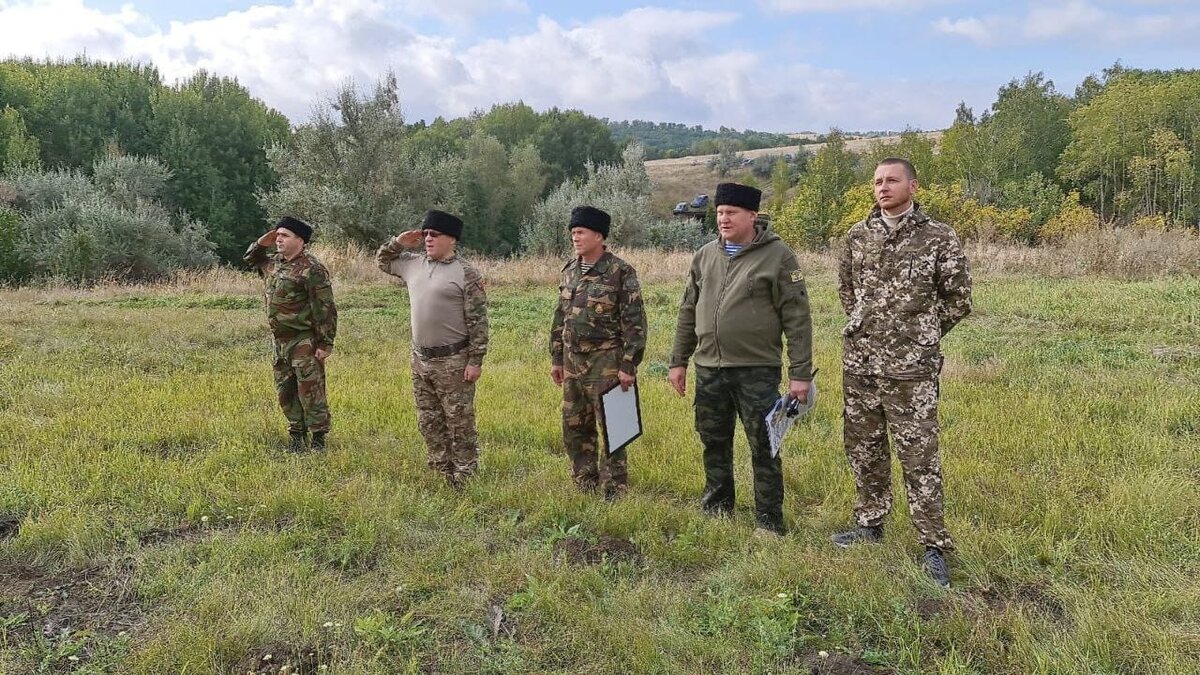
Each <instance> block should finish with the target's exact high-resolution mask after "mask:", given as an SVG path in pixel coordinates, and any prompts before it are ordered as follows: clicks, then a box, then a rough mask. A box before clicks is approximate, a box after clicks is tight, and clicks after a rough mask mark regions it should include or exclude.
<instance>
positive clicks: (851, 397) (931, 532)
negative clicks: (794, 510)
mask: <svg viewBox="0 0 1200 675" xmlns="http://www.w3.org/2000/svg"><path fill="white" fill-rule="evenodd" d="M874 186H875V200H876V208H875V209H874V211H873V212H872V213H871V215H870V216H869V217H868V218H867V219H866V220H864V221H862V222H860V223H858V224H856V225H854V227H852V228H850V232H849V233H848V234H847V236H846V248H845V250H844V251H843V253H842V256H841V261H840V265H839V270H838V281H839V283H838V295H839V296H840V297H841V301H842V308H843V309H844V310H845V311H846V314H847V316H849V321H848V322H847V324H846V327H845V329H844V330H843V331H842V332H843V335H844V338H843V343H844V347H843V356H842V369H843V376H842V377H843V388H844V394H845V404H846V408H845V429H844V437H843V441H844V445H845V448H846V456H847V457H848V458H849V460H850V468H851V469H852V470H853V471H854V482H855V486H856V488H857V492H858V496H857V500H856V501H855V505H854V517H855V520H856V521H857V527H854V528H852V529H850V530H848V531H846V532H840V533H838V534H835V535H834V536H833V542H834V543H835V544H837V545H838V546H842V547H848V546H851V545H853V544H856V543H859V542H864V541H868V542H875V541H880V540H882V538H883V521H884V519H885V518H886V517H887V515H888V513H889V512H890V511H891V508H892V492H891V458H890V456H889V452H888V431H890V432H891V437H892V441H893V442H894V443H895V445H896V455H897V456H898V457H899V458H900V464H901V466H902V467H903V469H904V485H905V492H906V495H907V497H908V507H909V511H910V512H911V514H912V522H913V525H914V526H915V527H916V529H917V532H918V536H919V538H920V542H921V544H923V545H924V546H925V547H926V550H925V562H924V566H925V569H926V571H927V572H928V573H929V575H930V576H931V577H933V578H934V580H935V581H937V582H938V583H939V584H941V585H942V586H943V587H948V586H949V585H950V574H949V568H948V566H947V564H946V559H945V553H946V552H947V551H950V550H952V549H953V547H954V543H953V541H951V539H950V533H949V532H948V531H947V530H946V523H945V519H944V517H943V513H942V468H941V459H940V457H939V453H938V431H939V428H938V417H937V401H938V374H939V373H940V372H941V368H942V356H941V349H940V343H941V340H942V338H943V337H945V335H946V333H947V332H949V331H950V329H951V328H953V327H954V325H955V324H957V323H958V322H959V321H961V320H962V319H963V317H965V316H967V314H969V313H970V312H971V276H970V272H969V270H968V268H967V259H966V256H965V255H964V254H963V250H962V245H961V244H960V243H959V241H958V236H957V235H956V234H955V232H954V230H953V229H952V228H951V227H950V226H949V225H946V224H944V223H939V222H936V221H933V220H930V219H929V216H928V215H926V214H925V212H924V211H923V210H922V209H921V207H920V205H919V204H917V203H915V202H914V201H913V194H914V193H915V191H916V189H917V174H916V171H915V170H914V169H913V166H912V164H910V163H909V162H908V161H907V160H904V159H898V158H888V159H885V160H883V161H882V162H880V164H879V166H878V167H877V168H876V169H875V180H874Z"/></svg>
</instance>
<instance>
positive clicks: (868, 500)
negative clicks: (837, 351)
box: [842, 372, 954, 551]
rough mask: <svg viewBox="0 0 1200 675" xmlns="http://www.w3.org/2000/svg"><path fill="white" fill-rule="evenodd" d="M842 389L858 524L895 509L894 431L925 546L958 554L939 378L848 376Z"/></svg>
mask: <svg viewBox="0 0 1200 675" xmlns="http://www.w3.org/2000/svg"><path fill="white" fill-rule="evenodd" d="M842 386H843V393H844V395H845V400H846V408H845V412H844V413H843V416H844V421H845V425H844V431H843V442H844V445H845V448H846V456H847V458H849V460H850V468H851V470H853V472H854V485H855V488H856V489H857V492H858V497H857V499H856V501H855V504H854V517H855V520H857V521H858V524H859V525H862V526H874V525H880V524H882V523H883V521H884V519H885V518H886V517H887V515H888V513H890V512H891V510H892V473H891V468H892V464H891V461H892V460H891V456H890V453H889V449H888V432H889V431H890V432H891V438H892V442H893V443H895V445H896V456H897V457H898V458H899V459H900V466H901V467H903V470H904V490H905V493H906V495H907V497H908V510H909V513H911V514H912V523H913V526H914V527H916V528H917V532H918V535H919V538H920V541H921V544H923V545H925V546H936V547H938V548H940V549H942V550H946V551H948V550H951V549H953V548H954V543H953V542H952V541H951V539H950V533H949V532H948V531H947V530H946V522H945V517H944V515H943V511H942V500H943V498H942V463H941V458H940V456H939V453H938V432H939V427H938V416H937V404H938V379H937V376H936V375H935V376H933V377H930V378H925V379H919V380H895V379H891V378H887V377H867V376H862V375H855V374H852V373H848V372H846V373H843V385H842Z"/></svg>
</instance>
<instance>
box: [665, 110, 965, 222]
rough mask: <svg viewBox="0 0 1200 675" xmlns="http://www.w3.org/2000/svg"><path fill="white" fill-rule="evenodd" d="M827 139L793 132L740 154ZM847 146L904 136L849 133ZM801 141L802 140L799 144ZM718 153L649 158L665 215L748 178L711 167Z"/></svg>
mask: <svg viewBox="0 0 1200 675" xmlns="http://www.w3.org/2000/svg"><path fill="white" fill-rule="evenodd" d="M923 135H924V136H928V137H929V138H932V139H934V141H937V140H939V139H941V137H942V132H941V131H927V132H924V133H923ZM822 139H824V136H823V135H817V134H791V138H790V142H789V143H788V144H787V145H783V146H780V147H770V148H758V149H754V150H744V151H742V152H741V153H740V154H741V156H742V157H745V158H747V159H754V158H756V157H763V156H768V155H779V156H782V155H785V154H795V153H797V152H800V151H801V149H803V150H804V151H805V152H810V153H814V152H817V151H818V150H820V149H821V148H822V147H824V143H821V142H818V141H819V140H822ZM846 139H847V140H846V148H847V149H849V150H851V151H853V152H862V151H863V150H866V149H867V148H869V147H870V146H871V144H872V143H885V144H886V143H895V142H898V141H899V140H900V136H899V135H898V134H897V135H892V136H885V135H878V134H846ZM797 143H799V144H797ZM715 156H716V153H710V154H706V155H695V156H690V157H673V158H666V159H656V160H652V161H647V162H646V172H647V173H648V174H650V180H652V181H654V194H653V196H652V197H651V204H653V206H654V209H655V211H657V212H658V213H661V214H662V215H664V216H665V215H667V214H670V212H671V207H672V206H673V205H674V204H675V203H677V202H681V201H684V200H689V199H691V198H692V197H694V196H696V195H697V194H701V193H708V194H712V191H713V190H714V189H716V185H717V183H718V182H720V181H721V180H733V181H737V180H739V179H740V178H744V176H745V175H746V174H748V173H749V172H750V170H749V168H746V169H743V170H741V171H734V172H733V173H731V174H729V175H728V176H726V177H725V178H723V179H721V178H718V177H717V174H716V173H714V172H713V171H712V169H710V168H709V167H708V162H709V160H711V159H712V158H713V157H715ZM756 182H757V183H758V184H760V185H762V187H763V188H764V189H765V190H766V192H767V193H768V197H769V196H770V195H769V192H770V188H769V186H767V185H764V184H763V183H764V182H765V181H762V180H761V179H759V180H757V181H756Z"/></svg>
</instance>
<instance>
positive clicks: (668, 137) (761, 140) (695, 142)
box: [605, 120, 818, 159]
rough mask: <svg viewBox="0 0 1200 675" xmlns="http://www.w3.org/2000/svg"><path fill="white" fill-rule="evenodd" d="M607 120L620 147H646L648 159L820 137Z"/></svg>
mask: <svg viewBox="0 0 1200 675" xmlns="http://www.w3.org/2000/svg"><path fill="white" fill-rule="evenodd" d="M605 121H606V122H608V129H609V131H610V132H612V137H613V140H614V141H616V142H617V143H618V144H621V143H624V142H625V141H626V140H629V139H632V140H636V141H638V142H639V143H641V144H642V145H643V146H645V148H646V158H647V159H663V158H668V157H687V156H690V155H712V154H716V153H717V152H718V151H719V149H720V147H719V145H718V144H719V143H721V142H722V141H727V142H729V143H732V144H733V149H734V150H736V151H742V150H757V149H760V148H774V147H778V146H781V145H795V144H796V143H797V142H800V143H804V142H815V141H816V139H817V138H818V135H817V134H808V133H805V134H800V135H799V136H800V137H801V139H798V138H797V134H774V133H769V132H766V131H752V130H750V129H746V130H744V131H738V130H736V129H730V128H728V127H721V128H720V129H717V130H716V131H713V130H710V129H705V128H704V127H702V126H700V125H687V124H680V123H676V122H663V123H658V122H646V121H643V120H633V121H632V122H629V121H622V122H614V121H611V120H605Z"/></svg>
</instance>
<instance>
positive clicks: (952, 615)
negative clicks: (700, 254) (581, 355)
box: [0, 249, 1200, 675]
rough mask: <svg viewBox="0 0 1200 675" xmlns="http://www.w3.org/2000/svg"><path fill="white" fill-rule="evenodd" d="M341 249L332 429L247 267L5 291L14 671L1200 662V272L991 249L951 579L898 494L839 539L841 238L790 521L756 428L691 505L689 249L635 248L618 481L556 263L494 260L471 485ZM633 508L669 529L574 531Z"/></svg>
mask: <svg viewBox="0 0 1200 675" xmlns="http://www.w3.org/2000/svg"><path fill="white" fill-rule="evenodd" d="M318 255H319V256H321V257H322V258H323V259H325V260H326V263H327V264H328V265H330V267H331V269H333V270H334V274H335V276H336V277H337V280H338V281H337V283H338V287H337V294H338V301H339V308H340V315H341V321H342V325H341V329H340V331H339V343H338V345H337V351H336V353H335V355H334V357H333V358H332V360H331V361H330V363H329V388H330V389H329V391H330V399H331V404H332V408H333V414H334V429H333V432H332V434H331V436H330V441H331V448H330V451H329V452H328V454H326V455H324V456H306V457H295V456H290V455H286V454H285V453H283V452H282V449H283V445H284V442H285V432H284V425H283V422H282V416H281V415H280V413H279V412H278V411H277V409H276V406H275V404H274V401H273V392H272V389H271V383H270V370H269V363H268V358H269V356H268V355H269V348H268V343H267V337H266V329H265V325H264V324H265V322H264V319H263V317H262V313H261V308H260V307H259V304H258V300H257V294H258V292H259V289H258V282H257V280H256V279H255V278H254V277H252V276H251V275H249V274H242V273H236V272H233V271H229V270H215V271H211V272H209V273H206V274H191V275H181V276H180V277H177V278H175V279H173V280H171V281H169V282H167V283H165V284H162V285H158V286H135V287H129V286H117V285H107V286H101V287H98V288H92V289H80V288H74V287H69V286H53V285H51V286H44V287H40V288H34V289H17V290H10V291H2V292H0V524H3V523H11V525H8V526H5V527H4V529H3V530H0V531H3V532H6V533H7V535H0V582H2V583H0V672H7V673H14V674H15V673H22V674H23V673H31V672H69V671H72V670H76V671H78V672H113V673H164V672H171V673H176V672H189V673H210V672H216V673H233V672H238V673H244V672H247V671H253V672H266V669H267V668H268V667H269V668H270V669H271V672H276V673H277V672H280V667H282V666H284V665H291V666H297V667H299V668H300V670H299V671H297V672H317V671H316V667H317V664H323V665H326V666H328V670H327V671H320V672H335V673H390V672H422V671H433V672H573V673H611V672H686V673H708V672H809V668H808V665H806V664H810V663H812V662H814V661H812V660H813V659H820V658H821V657H819V656H818V653H819V652H822V651H824V652H826V653H828V654H829V655H830V656H829V657H827V662H830V663H832V662H835V661H837V659H842V658H844V659H847V660H853V663H854V664H858V665H862V666H866V665H871V666H875V667H878V668H881V669H882V668H886V669H889V670H892V671H894V672H900V673H1001V674H1013V675H1016V674H1024V673H1179V674H1183V673H1195V672H1198V671H1200V457H1198V453H1197V452H1196V448H1197V447H1198V446H1200V402H1198V398H1197V396H1196V395H1195V392H1196V387H1197V385H1198V384H1200V353H1198V352H1197V351H1196V349H1195V346H1196V345H1197V344H1200V320H1198V318H1197V314H1196V308H1197V307H1198V306H1200V281H1198V280H1197V279H1195V278H1188V277H1173V278H1162V279H1155V280H1151V281H1122V280H1117V279H1110V278H1101V277H1086V278H1085V277H1080V278H1048V277H1028V276H1020V275H1015V274H1013V270H1014V269H1015V268H1014V267H1013V266H1011V265H1008V263H1005V265H1008V266H1004V265H1000V266H997V267H988V265H987V263H985V262H984V260H985V257H984V256H980V257H979V259H978V260H977V261H976V265H977V268H979V269H981V270H982V271H981V274H980V280H979V283H978V286H977V291H976V306H977V311H976V313H975V314H974V315H973V316H972V317H971V318H969V319H968V320H967V321H966V322H965V323H964V324H963V325H962V326H961V327H959V328H957V329H956V330H955V331H954V333H952V334H951V336H950V337H949V338H948V340H947V343H946V349H947V363H946V368H945V371H944V379H943V388H942V391H943V405H942V422H943V427H944V432H943V449H944V450H943V452H944V467H945V473H946V485H947V494H948V520H949V526H950V528H951V530H952V532H953V533H954V534H955V535H956V538H957V540H958V542H959V547H960V549H959V551H958V553H957V555H956V556H955V557H954V558H953V559H952V565H953V571H954V590H952V591H950V592H949V593H943V592H941V591H939V590H938V589H937V588H936V587H935V586H933V585H932V584H931V583H930V582H929V581H928V580H926V579H925V577H924V576H923V575H922V573H921V572H920V570H919V568H918V565H917V562H918V560H919V553H920V552H919V549H918V547H917V545H916V543H915V536H914V534H913V532H912V530H911V527H910V525H909V522H908V516H907V513H906V510H905V509H904V508H903V504H902V503H901V504H900V506H899V508H898V509H897V512H896V513H895V514H894V515H893V518H892V521H891V523H890V525H889V527H888V530H887V537H886V541H885V543H884V544H883V545H881V546H872V547H866V548H862V549H856V550H850V551H838V550H834V549H833V548H832V547H831V546H830V545H829V544H828V536H829V535H830V533H832V532H834V531H836V530H837V529H839V528H840V527H843V526H844V525H846V524H847V523H848V522H849V514H850V507H851V504H852V502H853V485H852V480H851V477H850V475H849V471H848V469H847V467H846V460H845V457H844V455H843V453H842V450H841V440H840V438H841V409H840V405H839V403H840V401H839V398H840V397H839V395H838V391H839V387H840V383H839V368H838V363H839V358H840V357H839V354H840V341H839V334H838V331H839V328H840V326H841V323H842V320H843V319H842V317H841V311H840V308H839V306H838V302H837V299H836V294H835V292H834V275H833V273H832V268H831V266H830V262H831V261H832V259H831V258H820V257H806V258H805V262H804V264H805V266H806V268H807V269H810V270H813V271H812V272H811V273H810V285H811V297H812V302H813V308H814V329H815V356H816V362H817V365H818V366H819V367H820V369H821V373H822V376H821V383H820V386H821V392H822V394H821V399H820V401H819V403H818V407H817V409H816V410H815V411H814V412H813V413H812V414H811V415H810V416H809V417H806V418H805V419H804V420H802V422H801V423H800V425H799V427H798V428H797V429H795V430H794V431H793V432H792V435H791V436H790V437H789V439H788V440H787V442H786V446H785V450H784V452H785V458H784V472H785V481H786V489H787V495H786V500H785V517H786V520H787V525H788V527H789V528H790V534H789V535H788V536H787V537H785V538H783V539H778V540H774V539H760V538H758V537H756V536H755V535H754V534H752V532H753V513H752V497H751V494H750V491H749V490H748V487H749V485H750V482H751V481H750V470H749V461H748V457H747V450H746V448H745V445H744V442H743V441H742V440H740V439H739V441H738V446H737V449H736V453H737V457H736V462H737V471H738V473H737V480H738V482H739V485H740V491H739V497H738V507H737V510H736V512H735V515H734V517H733V518H732V519H717V520H712V519H708V518H705V517H704V516H703V515H701V514H700V512H699V511H698V509H697V507H696V500H697V497H698V496H699V492H700V489H701V487H702V484H703V477H702V466H701V461H700V451H699V445H698V441H697V440H696V436H695V433H694V431H693V428H692V408H691V405H690V402H689V400H687V399H681V398H678V397H676V396H675V395H674V394H673V393H672V392H671V391H670V390H669V388H668V386H667V384H666V383H665V381H664V378H663V377H662V375H663V373H664V370H665V362H666V358H667V352H668V351H669V349H670V338H671V334H672V331H673V327H674V318H675V311H676V306H677V305H676V303H677V300H678V297H679V291H680V288H681V286H680V280H681V278H682V276H683V271H684V269H685V268H686V264H687V256H685V255H676V256H660V255H650V254H639V253H636V252H632V253H629V255H628V257H629V259H630V260H631V261H632V262H633V263H634V264H635V265H636V266H638V268H639V271H640V272H641V274H642V277H643V279H644V280H645V284H646V289H645V295H646V300H647V307H648V311H649V314H650V336H651V337H650V346H649V349H648V354H647V360H646V363H645V364H644V366H643V368H642V370H641V375H642V380H643V381H642V404H643V412H644V417H645V421H646V433H645V436H644V437H643V438H642V439H640V440H639V441H637V442H636V444H635V445H634V446H633V447H632V449H631V454H630V456H631V459H630V464H631V475H632V491H631V493H630V495H629V496H628V497H627V498H626V499H624V500H622V501H621V502H618V503H616V504H613V505H609V504H606V503H604V502H602V501H600V500H597V499H595V498H594V497H590V496H585V495H581V494H578V493H576V492H575V491H574V490H573V488H572V486H571V482H570V480H569V478H568V471H567V460H566V458H565V457H564V456H562V454H561V453H562V448H561V442H560V425H559V421H558V404H559V397H560V395H561V393H560V391H559V390H558V389H557V388H555V387H554V386H553V385H552V384H551V383H550V380H549V377H548V374H547V373H548V368H549V360H548V356H547V354H546V347H545V344H546V331H547V328H548V326H549V321H550V311H551V308H552V305H553V302H554V297H555V289H554V281H555V279H556V277H557V269H558V267H559V266H560V264H561V263H560V262H558V261H555V260H551V259H540V260H537V259H535V260H522V261H516V262H506V263H501V262H491V261H488V262H485V263H483V264H484V265H485V266H486V275H487V277H488V279H489V283H490V284H491V285H492V286H491V299H492V322H491V324H492V329H493V334H492V349H491V352H490V354H489V357H488V359H487V362H486V363H485V368H484V376H483V379H482V380H481V382H480V387H479V400H478V408H479V430H480V437H481V443H482V446H483V464H482V470H481V472H480V474H479V475H478V476H477V477H476V478H475V479H474V480H473V482H472V483H471V484H470V485H469V486H468V487H467V489H466V490H465V491H464V492H461V493H459V492H455V491H454V490H452V489H450V488H449V487H447V486H446V485H445V484H444V483H443V482H442V481H440V480H438V479H437V478H436V477H435V476H433V475H431V473H430V472H429V471H428V470H427V469H426V468H425V462H424V449H423V446H422V443H421V440H420V438H419V436H418V434H417V433H416V424H415V416H414V411H413V404H412V395H411V390H410V382H409V376H408V365H407V356H406V353H407V347H408V304H407V301H406V298H405V295H404V292H403V290H402V289H399V288H395V287H392V286H390V285H389V284H390V282H389V281H387V280H386V279H384V278H383V277H382V275H379V274H376V273H374V271H373V267H372V263H371V262H370V259H369V257H367V256H365V255H363V254H360V253H358V252H356V251H345V250H334V249H319V250H318ZM995 255H996V256H998V255H999V253H996V254H995ZM1105 269H1111V268H1105ZM895 483H896V485H895V487H896V493H897V495H902V494H903V490H902V488H901V487H900V484H899V476H898V475H897V476H896V477H895ZM605 537H615V538H621V539H626V540H628V541H631V542H632V544H633V545H635V546H636V547H637V551H638V553H639V554H640V557H634V558H627V557H620V556H611V557H609V558H605V559H604V560H603V561H602V562H600V563H598V564H590V563H586V562H577V561H574V560H573V559H571V558H568V557H567V556H566V555H565V554H564V552H563V551H564V550H565V549H564V548H563V546H562V544H561V542H564V541H566V540H571V541H574V540H582V542H579V541H576V542H575V543H576V544H577V545H579V546H599V545H601V544H603V542H605V541H607V540H606V539H604V538H605ZM71 579H85V580H86V583H84V584H82V585H81V586H78V587H76V586H65V585H64V584H66V583H67V582H66V580H71ZM122 580H127V581H122ZM68 588H69V589H70V590H69V592H68V591H67V590H66V589H68ZM127 588H132V589H133V591H132V593H129V592H126V591H123V590H122V589H127ZM16 589H22V590H21V591H20V593H19V597H18V593H17V590H16ZM29 589H33V590H29ZM56 589H57V590H56ZM121 617H124V619H121ZM67 618H70V619H71V622H66V623H64V622H65V620H66V619H67ZM119 619H120V620H119ZM126 619H127V620H126ZM63 625H69V626H70V629H69V630H67V631H66V632H63V631H61V630H60V629H59V628H60V627H61V626H63ZM46 626H51V630H50V631H49V633H47V632H46V631H45V630H44V627H46ZM118 627H121V628H120V630H118ZM122 631H123V632H124V634H122ZM309 654H311V655H312V656H311V657H310V656H308V655H309ZM268 655H270V656H271V657H272V658H271V659H267V660H264V658H263V657H265V656H268ZM72 656H73V657H75V659H76V660H74V661H72V660H70V659H71V657H72ZM306 659H307V660H306ZM828 659H832V660H828ZM837 662H839V663H840V661H837ZM304 664H309V665H310V666H311V669H309V668H308V666H305V665H304Z"/></svg>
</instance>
